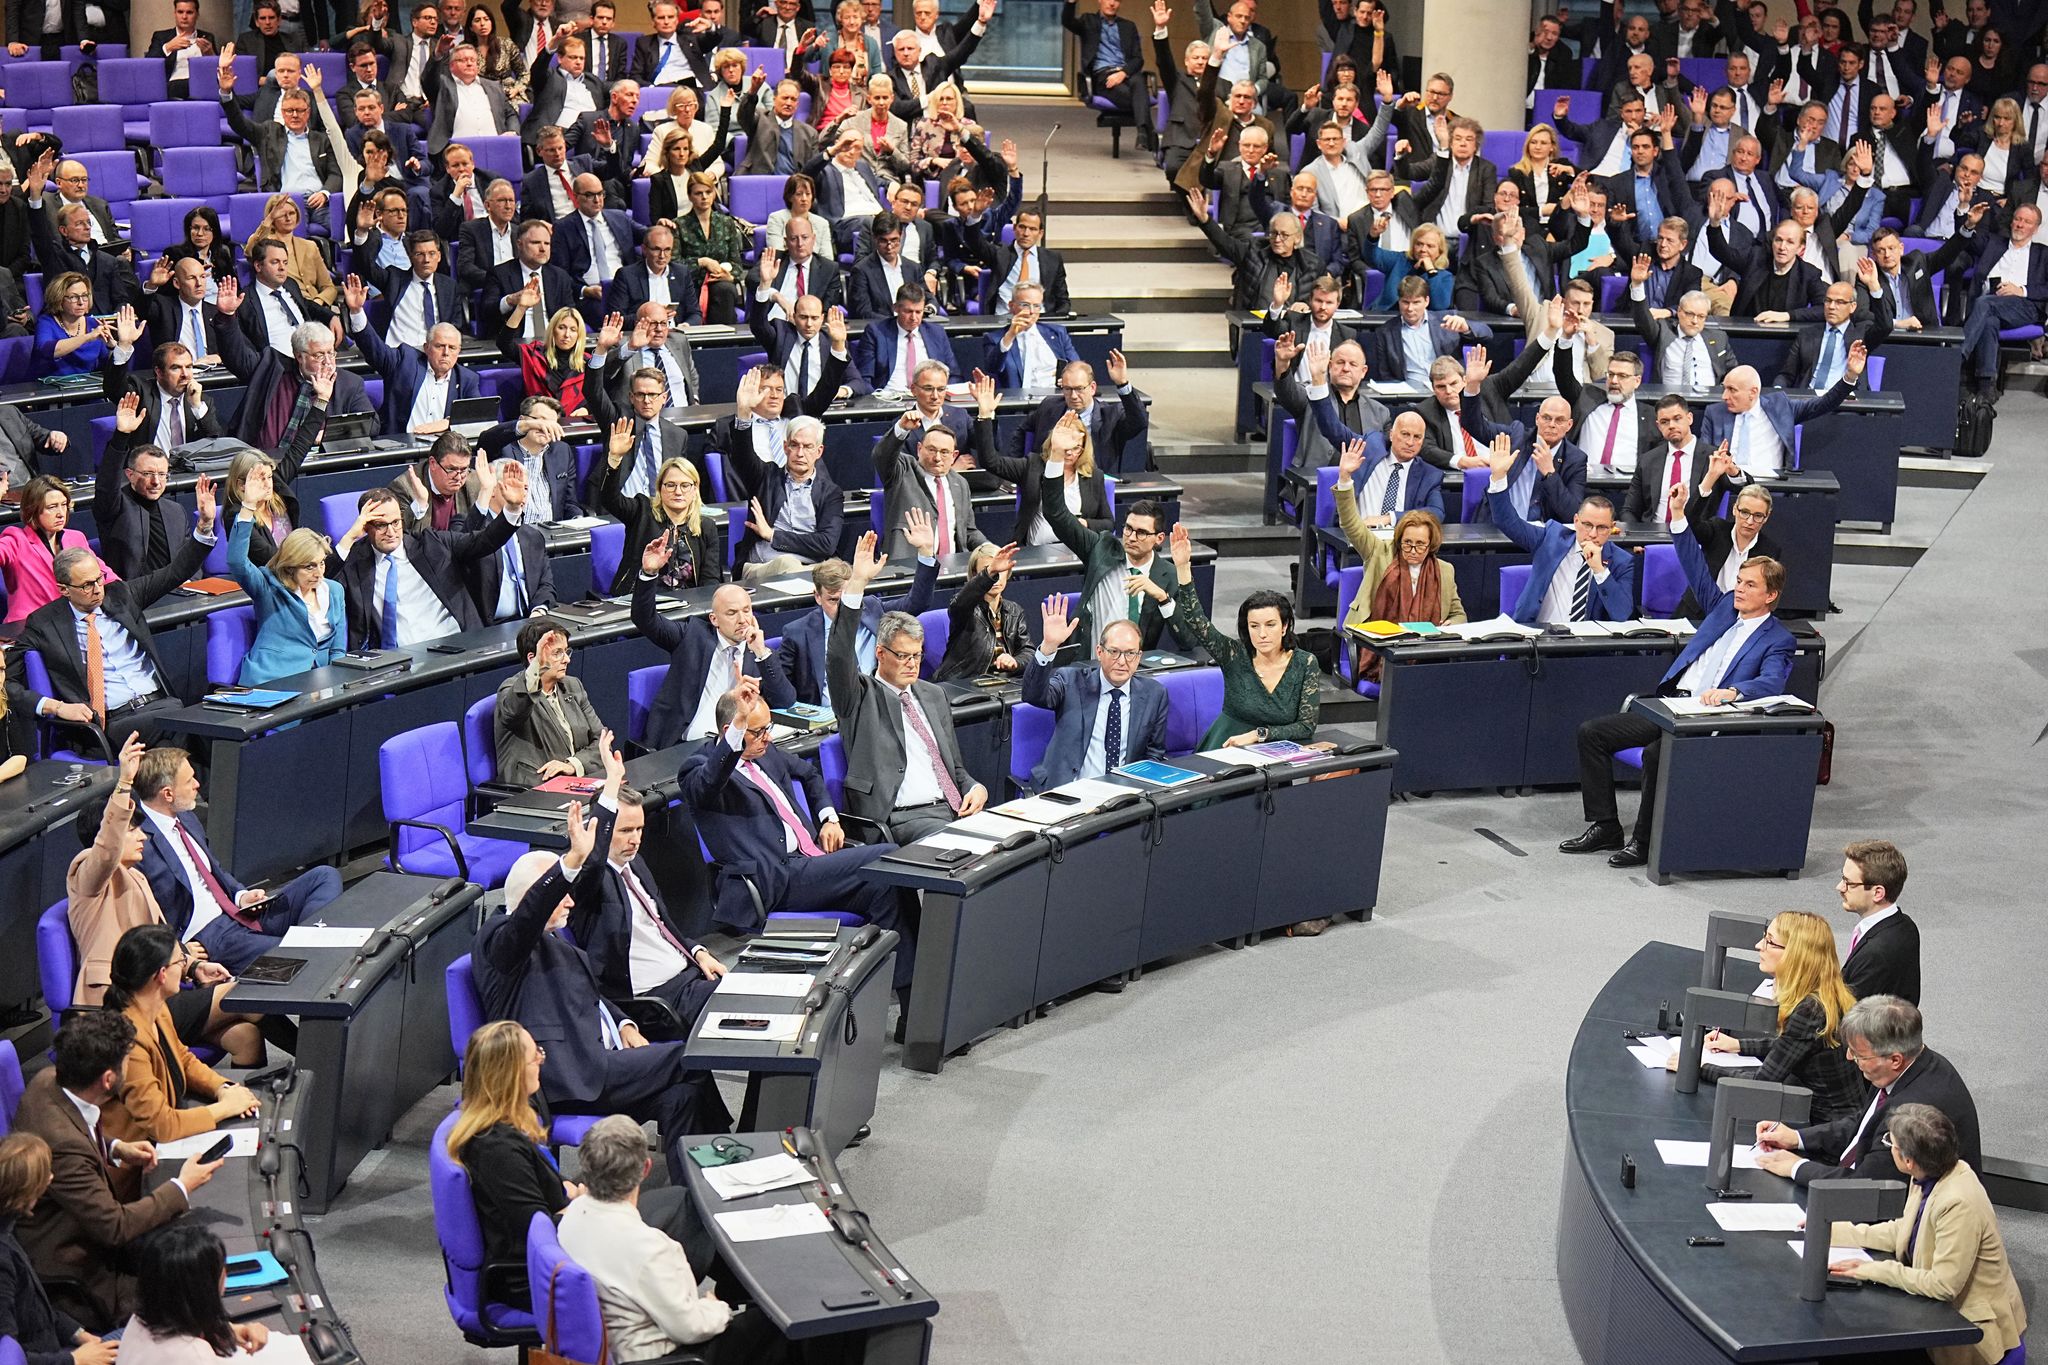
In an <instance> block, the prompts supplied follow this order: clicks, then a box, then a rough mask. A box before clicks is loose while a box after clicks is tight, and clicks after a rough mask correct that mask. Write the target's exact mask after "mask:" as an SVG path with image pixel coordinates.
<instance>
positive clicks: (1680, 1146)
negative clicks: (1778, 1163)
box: [1657, 1138, 1757, 1171]
mask: <svg viewBox="0 0 2048 1365" xmlns="http://www.w3.org/2000/svg"><path fill="white" fill-rule="evenodd" d="M1709 1145H1710V1144H1708V1143H1704V1142H1687V1141H1684V1140H1682V1139H1679V1138H1658V1139H1657V1155H1658V1156H1661V1157H1663V1158H1664V1164H1665V1165H1666V1166H1701V1167H1704V1166H1705V1165H1706V1164H1707V1148H1708V1146H1709ZM1734 1166H1735V1169H1736V1170H1738V1171H1753V1170H1756V1169H1757V1164H1756V1148H1755V1147H1753V1146H1750V1145H1749V1144H1747V1143H1745V1144H1743V1145H1741V1146H1738V1147H1737V1148H1736V1149H1735V1161H1734Z"/></svg>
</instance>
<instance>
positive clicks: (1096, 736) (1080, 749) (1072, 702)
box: [1024, 594, 1167, 791]
mask: <svg viewBox="0 0 2048 1365" xmlns="http://www.w3.org/2000/svg"><path fill="white" fill-rule="evenodd" d="M1039 612H1040V619H1041V621H1042V622H1043V625H1042V626H1041V634H1040V638H1039V643H1038V648H1037V649H1036V650H1034V651H1033V652H1032V655H1031V657H1030V658H1029V659H1026V660H1025V661H1024V700H1025V701H1027V702H1029V703H1030V704H1031V705H1033V706H1043V707H1045V708H1046V709H1047V710H1049V711H1052V712H1054V713H1055V714H1056V715H1057V716H1058V717H1059V719H1058V720H1057V721H1056V722H1055V723H1054V726H1053V732H1052V738H1051V740H1049V741H1048V742H1047V743H1046V746H1045V755H1044V758H1043V761H1041V762H1040V763H1039V765H1038V766H1037V767H1035V768H1033V769H1032V770H1031V786H1032V789H1033V790H1034V791H1044V790H1046V789H1047V788H1048V787H1059V786H1064V785H1066V784H1067V783H1069V782H1072V781H1074V780H1075V779H1077V778H1082V777H1105V776H1107V775H1108V774H1110V773H1112V772H1115V771H1116V770H1117V768H1119V767H1121V766H1122V765H1123V764H1125V763H1134V762H1137V761H1138V760H1140V759H1159V758H1164V757H1166V709H1167V701H1166V688H1165V687H1164V686H1162V685H1161V684H1160V682H1159V680H1158V679H1156V678H1141V677H1139V676H1138V661H1139V659H1140V658H1142V657H1143V656H1144V653H1145V637H1144V636H1142V635H1140V634H1139V633H1138V623H1137V622H1136V621H1125V620H1117V621H1111V622H1110V623H1109V624H1108V625H1106V626H1104V627H1103V628H1102V634H1101V636H1100V637H1099V638H1098V639H1097V641H1096V645H1095V665H1094V666H1092V667H1091V666H1090V665H1088V664H1068V665H1067V666H1066V667H1065V668H1060V669H1055V668H1054V667H1053V666H1052V661H1053V658H1054V656H1056V655H1057V654H1058V653H1059V650H1060V646H1062V645H1064V644H1065V643H1066V642H1067V640H1068V639H1069V638H1070V637H1071V636H1072V635H1073V633H1074V628H1075V627H1076V626H1079V625H1080V624H1081V620H1080V617H1079V616H1078V615H1076V616H1069V615H1068V614H1067V599H1066V597H1065V596H1064V595H1063V594H1055V595H1054V596H1051V597H1048V598H1046V599H1045V602H1044V605H1043V606H1041V607H1040V609H1039Z"/></svg>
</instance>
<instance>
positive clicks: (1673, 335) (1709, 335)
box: [1629, 299, 1741, 383]
mask: <svg viewBox="0 0 2048 1365" xmlns="http://www.w3.org/2000/svg"><path fill="white" fill-rule="evenodd" d="M1629 315H1630V317H1632V318H1633V319H1634V320H1635V324H1636V335H1637V336H1639V337H1641V338H1642V339H1643V340H1644V341H1646V342H1648V343H1649V345H1650V363H1649V366H1648V368H1647V369H1646V370H1645V371H1644V374H1645V376H1646V377H1647V376H1656V377H1658V378H1660V379H1661V378H1662V377H1663V369H1664V348H1665V347H1667V346H1669V345H1671V344H1672V343H1673V342H1675V341H1677V340H1678V336H1679V331H1678V319H1677V318H1676V317H1675V316H1673V317H1668V318H1657V317H1652V316H1650V305H1649V304H1648V303H1647V302H1645V301H1643V300H1640V299H1638V300H1635V301H1633V302H1631V303H1630V305H1629ZM1700 341H1701V343H1702V344H1703V345H1705V346H1706V348H1707V363H1708V364H1709V365H1711V366H1712V367H1713V370H1714V381H1715V382H1716V383H1719V382H1720V381H1721V380H1723V379H1726V378H1727V377H1728V371H1730V370H1732V369H1734V368H1735V367H1736V366H1737V365H1738V364H1740V363H1741V362H1740V361H1739V360H1737V359H1736V357H1735V348H1734V347H1733V346H1731V345H1730V344H1729V343H1728V333H1727V332H1726V331H1724V330H1722V329H1721V328H1720V327H1718V326H1716V325H1715V324H1714V322H1713V320H1712V319H1709V320H1708V321H1707V325H1706V326H1705V327H1703V328H1701V329H1700ZM1666 382H1669V381H1666Z"/></svg>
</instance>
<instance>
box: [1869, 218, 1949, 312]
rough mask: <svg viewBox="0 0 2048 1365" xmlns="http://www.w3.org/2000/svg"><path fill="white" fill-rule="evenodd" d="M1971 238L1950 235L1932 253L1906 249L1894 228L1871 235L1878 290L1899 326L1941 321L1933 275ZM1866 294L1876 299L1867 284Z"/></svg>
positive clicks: (1871, 253) (1871, 248) (1880, 230)
mask: <svg viewBox="0 0 2048 1365" xmlns="http://www.w3.org/2000/svg"><path fill="white" fill-rule="evenodd" d="M1968 240H1969V239H1968V238H1964V237H1953V238H1950V239H1949V240H1948V241H1947V242H1944V243H1943V244H1942V246H1941V248H1940V250H1938V251H1937V252H1936V253H1935V255H1934V256H1932V257H1930V256H1929V255H1928V254H1927V253H1926V252H1924V251H1912V252H1909V251H1907V250H1906V249H1905V244H1904V243H1903V242H1901V241H1900V240H1899V234H1898V233H1897V232H1896V231H1894V230H1893V229H1891V228H1879V229H1878V230H1877V234H1876V235H1875V236H1874V237H1872V238H1871V239H1870V257H1869V259H1870V260H1871V261H1873V262H1875V263H1876V265H1877V291H1878V292H1880V293H1882V294H1883V295H1884V296H1885V303H1886V305H1887V307H1889V308H1890V310H1891V314H1892V317H1893V318H1894V319H1895V320H1896V322H1897V325H1898V327H1899V328H1900V330H1902V331H1909V332H1917V331H1920V330H1921V329H1923V328H1927V327H1939V326H1940V325H1941V309H1940V306H1939V304H1938V302H1937V301H1936V299H1935V297H1934V275H1935V272H1937V271H1939V270H1941V269H1943V268H1944V266H1946V265H1947V264H1948V263H1950V262H1953V261H1954V260H1955V258H1956V256H1957V255H1959V254H1960V253H1961V250H1962V247H1963V246H1964V245H1967V243H1968ZM1864 294H1865V298H1866V300H1870V301H1872V302H1874V300H1873V299H1871V293H1870V290H1869V289H1868V288H1867V287H1866V288H1865V290H1864ZM1866 306H1868V305H1867V304H1866Z"/></svg>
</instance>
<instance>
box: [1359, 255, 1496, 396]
mask: <svg viewBox="0 0 2048 1365" xmlns="http://www.w3.org/2000/svg"><path fill="white" fill-rule="evenodd" d="M1492 339H1493V332H1492V329H1490V328H1487V327H1483V326H1474V325H1472V324H1470V323H1467V322H1466V321H1465V319H1463V318H1461V317H1459V316H1457V315H1456V314H1454V313H1439V314H1434V315H1432V314H1431V313H1430V311H1429V282H1428V281H1427V280H1424V279H1422V278H1421V277H1419V276H1414V275H1411V276H1409V277H1408V278H1407V279H1405V280H1402V281H1401V285H1400V288H1399V289H1398V290H1396V291H1395V300H1394V316H1393V317H1391V318H1388V319H1387V320H1386V321H1385V322H1383V323H1381V324H1379V325H1378V326H1377V327H1374V328H1373V329H1372V330H1371V331H1370V332H1369V333H1367V334H1366V338H1365V346H1366V356H1367V358H1368V359H1369V360H1370V361H1371V363H1372V372H1373V373H1374V374H1376V375H1378V376H1379V377H1380V379H1381V380H1383V381H1384V382H1386V383H1389V384H1407V385H1409V386H1410V387H1413V388H1424V387H1427V386H1428V385H1429V383H1430V378H1429V371H1430V366H1431V364H1432V363H1433V362H1435V361H1437V360H1440V359H1443V358H1445V357H1451V358H1456V357H1459V356H1462V355H1463V354H1464V352H1465V347H1466V346H1468V345H1473V344H1477V343H1483V342H1486V341H1490V340H1492Z"/></svg>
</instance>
